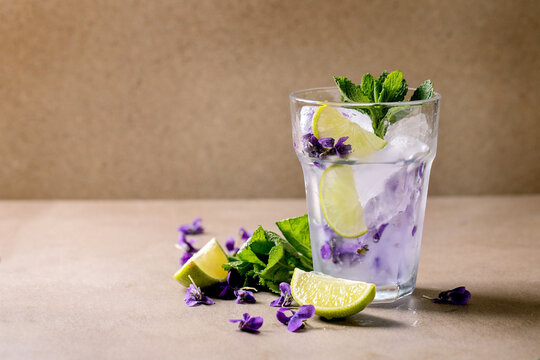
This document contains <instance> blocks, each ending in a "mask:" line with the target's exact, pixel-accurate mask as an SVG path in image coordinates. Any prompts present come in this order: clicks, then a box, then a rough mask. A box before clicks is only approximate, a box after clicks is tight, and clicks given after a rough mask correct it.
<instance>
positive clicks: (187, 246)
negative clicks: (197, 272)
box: [178, 233, 199, 254]
mask: <svg viewBox="0 0 540 360" xmlns="http://www.w3.org/2000/svg"><path fill="white" fill-rule="evenodd" d="M194 243H195V240H193V239H191V240H188V239H187V238H186V235H185V234H184V233H180V236H179V237H178V246H179V247H180V248H183V249H184V250H185V251H186V252H188V253H192V254H194V253H196V252H197V251H199V249H196V248H195V247H194V246H193V244H194Z"/></svg>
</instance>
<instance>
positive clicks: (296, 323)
mask: <svg viewBox="0 0 540 360" xmlns="http://www.w3.org/2000/svg"><path fill="white" fill-rule="evenodd" d="M303 326H304V322H303V321H302V319H300V318H299V317H297V316H293V317H292V318H291V319H290V320H289V324H288V325H287V330H289V331H291V332H295V331H296V330H298V329H301V328H302V327H303Z"/></svg>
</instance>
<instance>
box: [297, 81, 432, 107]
mask: <svg viewBox="0 0 540 360" xmlns="http://www.w3.org/2000/svg"><path fill="white" fill-rule="evenodd" d="M407 89H408V90H412V91H414V90H416V88H407ZM323 90H336V91H339V90H338V88H337V87H336V86H321V87H314V88H309V89H300V90H295V91H293V92H292V93H290V94H289V99H290V100H291V101H298V102H303V103H306V104H311V105H330V106H340V107H343V106H344V105H346V106H376V105H386V106H403V105H423V104H427V103H430V102H436V101H439V100H440V99H441V94H439V93H438V92H436V91H434V92H433V94H434V96H433V97H431V98H429V99H425V100H414V101H399V102H377V103H357V102H347V103H343V102H334V101H321V100H313V99H307V98H305V97H302V94H304V93H307V92H310V91H311V92H315V91H323Z"/></svg>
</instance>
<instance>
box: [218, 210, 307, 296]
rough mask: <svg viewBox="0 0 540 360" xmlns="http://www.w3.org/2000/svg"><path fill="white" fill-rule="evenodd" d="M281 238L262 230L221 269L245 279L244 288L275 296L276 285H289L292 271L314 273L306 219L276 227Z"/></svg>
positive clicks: (290, 221)
mask: <svg viewBox="0 0 540 360" xmlns="http://www.w3.org/2000/svg"><path fill="white" fill-rule="evenodd" d="M276 225H277V226H278V228H279V229H280V230H281V232H282V233H283V236H284V238H283V237H281V236H279V235H278V234H276V233H275V232H272V231H268V230H265V229H263V228H262V227H261V226H259V228H258V229H257V230H255V232H254V233H253V235H252V236H251V238H250V239H249V240H248V241H247V242H246V243H245V244H244V245H243V246H242V247H241V248H240V250H239V251H238V253H237V254H236V256H230V257H229V262H228V263H227V264H225V265H223V268H224V269H225V270H231V269H235V270H237V271H238V272H239V273H240V275H242V276H244V277H245V278H246V283H245V284H244V285H246V286H247V285H258V286H261V287H265V288H267V289H269V290H270V291H272V292H275V293H277V294H279V293H280V290H279V284H280V283H281V282H290V281H291V277H292V273H293V271H294V269H295V268H300V269H302V270H305V271H311V270H313V262H312V259H311V243H310V238H309V225H308V217H307V215H304V216H300V217H297V218H292V219H286V220H282V221H278V222H277V223H276Z"/></svg>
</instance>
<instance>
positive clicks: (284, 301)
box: [270, 282, 293, 307]
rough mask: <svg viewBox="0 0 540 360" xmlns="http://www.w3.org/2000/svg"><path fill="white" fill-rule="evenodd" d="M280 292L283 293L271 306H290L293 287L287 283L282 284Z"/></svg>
mask: <svg viewBox="0 0 540 360" xmlns="http://www.w3.org/2000/svg"><path fill="white" fill-rule="evenodd" d="M279 290H280V291H281V296H280V297H279V298H277V299H275V300H274V301H272V302H271V303H270V306H274V307H282V306H290V305H291V303H292V301H293V297H292V294H291V286H290V285H289V284H287V283H286V282H282V283H281V284H279Z"/></svg>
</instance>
